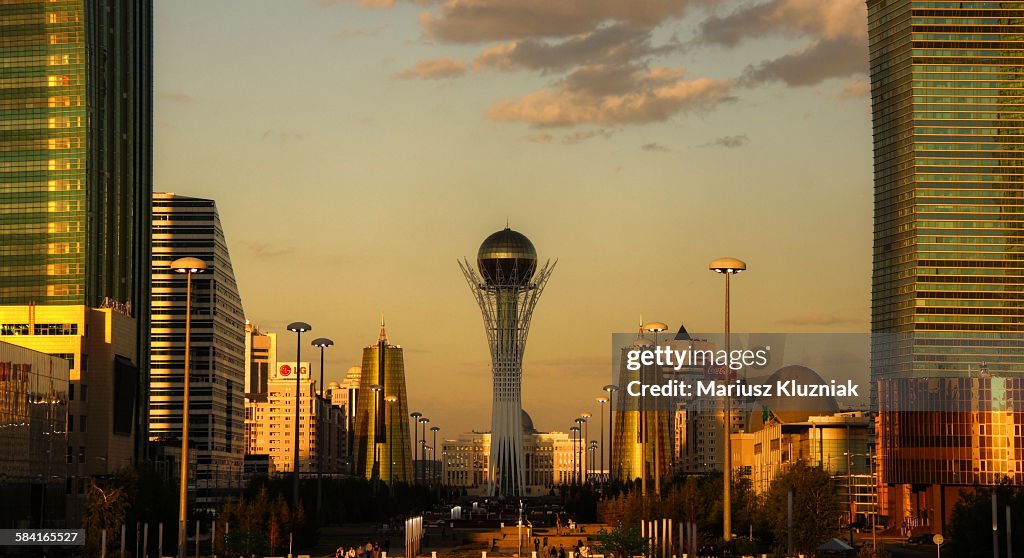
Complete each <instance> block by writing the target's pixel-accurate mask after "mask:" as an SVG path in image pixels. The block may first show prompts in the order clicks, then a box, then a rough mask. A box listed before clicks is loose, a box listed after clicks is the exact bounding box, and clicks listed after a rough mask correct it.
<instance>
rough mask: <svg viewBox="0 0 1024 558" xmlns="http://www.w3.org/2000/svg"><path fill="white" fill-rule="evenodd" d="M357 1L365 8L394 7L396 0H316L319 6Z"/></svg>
mask: <svg viewBox="0 0 1024 558" xmlns="http://www.w3.org/2000/svg"><path fill="white" fill-rule="evenodd" d="M357 2H358V3H359V5H360V6H362V7H364V8H392V7H394V5H395V0H316V3H317V5H318V6H335V5H339V4H355V3H357Z"/></svg>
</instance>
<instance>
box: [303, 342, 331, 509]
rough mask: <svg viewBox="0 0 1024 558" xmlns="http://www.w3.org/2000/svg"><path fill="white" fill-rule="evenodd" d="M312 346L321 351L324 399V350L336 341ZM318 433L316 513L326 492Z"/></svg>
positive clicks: (321, 383)
mask: <svg viewBox="0 0 1024 558" xmlns="http://www.w3.org/2000/svg"><path fill="white" fill-rule="evenodd" d="M312 345H313V346H314V347H318V348H319V349H320V399H323V397H324V349H326V348H328V347H333V346H334V341H331V340H330V339H328V338H326V337H320V338H319V339H314V340H313V343H312ZM300 369H301V367H300ZM317 405H320V402H319V401H317ZM326 424H327V423H326V422H324V425H326ZM316 433H317V441H316V511H317V512H319V511H320V509H321V507H323V506H322V502H323V492H324V484H323V469H324V466H323V444H322V442H323V440H321V439H320V438H321V436H320V434H321V432H320V428H317V429H316Z"/></svg>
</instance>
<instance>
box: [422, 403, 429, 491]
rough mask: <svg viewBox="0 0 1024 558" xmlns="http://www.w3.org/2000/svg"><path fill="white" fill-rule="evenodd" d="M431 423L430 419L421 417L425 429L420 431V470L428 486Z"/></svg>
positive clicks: (424, 482)
mask: <svg viewBox="0 0 1024 558" xmlns="http://www.w3.org/2000/svg"><path fill="white" fill-rule="evenodd" d="M428 423H430V419H428V418H427V417H420V424H422V425H423V427H422V428H421V429H420V435H421V436H422V438H420V468H421V469H423V484H427V424H428Z"/></svg>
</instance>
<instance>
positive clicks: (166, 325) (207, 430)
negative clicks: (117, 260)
mask: <svg viewBox="0 0 1024 558" xmlns="http://www.w3.org/2000/svg"><path fill="white" fill-rule="evenodd" d="M186 256H191V257H196V258H199V259H201V260H203V261H204V262H206V265H207V266H208V268H207V272H206V273H201V274H198V275H195V276H194V277H193V278H192V297H193V299H192V362H191V402H190V414H189V441H190V443H191V444H192V446H193V447H194V449H195V452H196V453H195V455H196V476H195V479H196V483H197V485H196V486H197V487H198V488H199V489H200V490H201V491H203V492H204V494H205V491H206V489H207V488H209V489H210V490H211V491H213V490H217V489H220V488H225V487H228V486H230V485H232V484H234V483H237V482H239V481H240V479H241V472H242V466H243V460H244V454H245V399H244V398H245V362H246V354H245V327H246V323H245V314H244V313H243V311H242V301H241V298H240V297H239V295H238V286H237V285H236V284H235V274H234V271H233V270H232V268H231V256H230V254H228V246H227V242H226V240H225V237H224V229H223V228H222V227H221V223H220V216H219V215H218V213H217V204H216V203H215V202H214V201H213V200H208V199H202V198H192V197H187V196H179V195H175V194H165V193H158V194H156V195H154V196H153V326H152V330H153V331H152V350H153V354H152V359H151V362H152V372H151V376H152V379H151V381H150V390H149V404H150V418H149V420H150V425H149V428H150V433H149V434H150V438H151V439H152V440H153V441H161V442H172V441H173V442H172V443H171V444H169V445H170V447H171V448H172V451H173V448H178V447H180V440H181V421H182V407H183V399H182V388H183V384H182V382H183V377H182V370H183V369H184V359H185V303H186V301H185V281H184V279H183V278H182V276H181V275H180V274H177V273H175V272H174V271H173V270H172V269H171V268H170V264H171V262H172V261H174V260H176V259H178V258H182V257H186Z"/></svg>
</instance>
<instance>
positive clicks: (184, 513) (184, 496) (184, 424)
mask: <svg viewBox="0 0 1024 558" xmlns="http://www.w3.org/2000/svg"><path fill="white" fill-rule="evenodd" d="M170 267H171V269H172V270H174V272H175V273H184V274H185V369H184V373H183V376H184V380H185V386H184V388H185V394H184V395H185V396H184V401H183V403H182V409H181V487H180V492H179V494H178V498H179V501H178V558H186V556H185V554H186V552H187V551H186V549H185V538H186V536H187V535H188V414H189V384H190V382H189V376H190V375H191V372H192V371H191V370H190V368H189V365H190V364H191V357H192V355H191V352H192V340H191V337H192V274H194V273H202V272H204V271H206V262H204V261H203V260H200V259H199V258H178V259H176V260H174V261H173V262H171V265H170Z"/></svg>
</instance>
